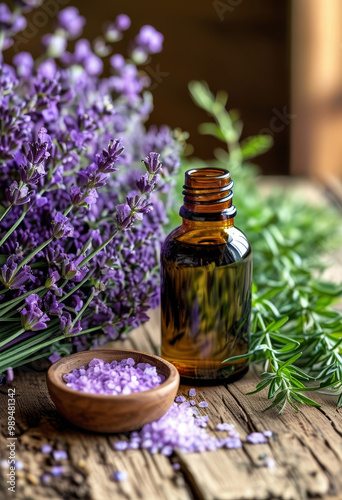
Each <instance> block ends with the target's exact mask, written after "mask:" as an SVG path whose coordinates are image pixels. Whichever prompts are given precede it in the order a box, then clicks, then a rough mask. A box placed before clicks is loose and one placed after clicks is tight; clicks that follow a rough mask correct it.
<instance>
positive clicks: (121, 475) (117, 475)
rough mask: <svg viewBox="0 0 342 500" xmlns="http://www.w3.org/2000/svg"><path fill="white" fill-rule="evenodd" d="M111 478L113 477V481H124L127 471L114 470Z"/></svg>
mask: <svg viewBox="0 0 342 500" xmlns="http://www.w3.org/2000/svg"><path fill="white" fill-rule="evenodd" d="M113 479H114V481H117V482H118V483H120V482H121V481H126V479H127V472H126V471H124V470H118V471H116V472H114V474H113Z"/></svg>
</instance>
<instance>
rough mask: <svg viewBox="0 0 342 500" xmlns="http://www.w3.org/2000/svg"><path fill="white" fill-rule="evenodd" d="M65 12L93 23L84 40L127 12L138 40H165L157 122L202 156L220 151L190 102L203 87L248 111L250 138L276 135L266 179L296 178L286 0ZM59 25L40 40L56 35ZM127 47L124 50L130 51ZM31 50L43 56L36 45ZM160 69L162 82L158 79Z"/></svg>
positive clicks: (209, 0) (101, 5) (265, 164)
mask: <svg viewBox="0 0 342 500" xmlns="http://www.w3.org/2000/svg"><path fill="white" fill-rule="evenodd" d="M56 1H57V2H58V0H56ZM61 1H62V0H61ZM63 4H65V5H69V4H71V5H76V6H77V7H79V9H80V11H81V12H82V14H83V15H84V16H86V17H87V19H88V24H87V26H86V29H85V33H84V34H85V36H87V37H90V38H94V37H95V36H96V35H97V34H98V33H99V31H100V29H101V24H102V23H103V22H104V21H106V20H110V19H113V18H114V17H115V16H116V15H117V14H118V13H121V12H125V13H127V14H129V15H130V16H131V18H132V21H133V24H132V27H131V29H130V31H129V34H131V36H134V34H135V33H136V32H137V30H138V28H139V27H140V26H141V25H143V24H152V25H153V26H155V27H156V28H157V29H159V30H160V31H161V32H163V33H164V35H165V46H164V47H165V49H164V51H163V53H161V54H159V55H157V56H154V57H153V60H152V62H151V63H150V65H149V68H148V70H149V71H150V73H151V75H152V79H153V78H154V81H155V88H154V91H153V93H154V98H155V110H154V112H153V116H152V122H154V123H157V124H162V123H167V124H169V125H170V126H172V127H176V126H179V127H181V128H182V129H184V130H187V131H189V132H190V134H191V137H190V142H191V144H193V146H194V148H195V153H196V155H197V156H200V157H202V158H204V159H205V158H210V157H211V156H212V150H213V148H214V147H215V146H216V145H217V142H216V141H215V140H214V139H211V138H209V137H206V138H203V136H200V135H199V134H198V133H197V126H198V124H199V123H200V122H201V121H205V119H206V117H205V114H204V112H202V111H200V110H198V109H197V108H196V107H195V105H194V104H193V103H192V101H191V99H190V97H189V95H188V90H187V84H188V82H189V81H190V80H194V79H199V80H202V79H203V80H206V81H207V82H208V83H209V85H210V86H211V88H212V89H213V90H215V91H217V90H219V89H226V90H227V91H228V92H229V95H230V99H229V103H230V107H232V108H237V109H239V110H240V111H241V115H242V118H243V121H244V123H245V129H244V136H248V135H252V134H256V133H258V132H260V131H265V129H266V130H267V131H268V132H269V133H272V134H273V135H274V140H275V146H274V148H273V149H272V150H271V151H270V152H269V153H267V154H266V155H264V156H263V157H261V158H260V160H259V163H260V164H261V166H262V169H263V172H264V173H272V174H286V173H288V172H289V134H290V121H291V120H290V119H289V117H288V114H289V86H290V80H289V52H288V47H289V43H288V41H289V36H288V31H289V29H288V26H289V9H288V4H289V2H288V1H287V0H277V1H275V0H200V1H198V0H187V1H184V0H173V1H172V2H171V1H168V2H160V1H159V2H158V1H157V0H145V1H144V2H140V1H138V0H135V1H134V0H125V1H124V0H115V2H114V1H109V0H97V1H96V2H94V1H92V0H82V2H81V1H80V0H74V1H71V2H70V3H66V2H65V0H63ZM52 21H53V19H51V22H50V24H49V25H48V26H46V27H44V28H42V29H41V30H40V31H41V33H44V32H49V31H50V30H51V27H50V25H51V24H52ZM125 43H126V42H125V41H123V42H122V43H121V42H120V44H119V46H120V47H123V48H124V46H125ZM24 50H33V51H34V52H36V53H37V52H38V51H39V46H38V42H37V39H35V40H32V41H30V42H29V43H28V44H27V47H25V48H24ZM158 65H159V70H160V71H161V72H162V73H163V75H160V76H159V77H154V76H153V73H154V72H155V73H158Z"/></svg>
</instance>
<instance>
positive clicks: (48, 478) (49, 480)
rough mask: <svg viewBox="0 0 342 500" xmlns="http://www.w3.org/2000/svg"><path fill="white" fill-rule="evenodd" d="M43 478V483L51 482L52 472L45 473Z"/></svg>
mask: <svg viewBox="0 0 342 500" xmlns="http://www.w3.org/2000/svg"><path fill="white" fill-rule="evenodd" d="M41 479H42V483H44V484H47V483H50V482H51V476H50V474H43V475H42V478H41Z"/></svg>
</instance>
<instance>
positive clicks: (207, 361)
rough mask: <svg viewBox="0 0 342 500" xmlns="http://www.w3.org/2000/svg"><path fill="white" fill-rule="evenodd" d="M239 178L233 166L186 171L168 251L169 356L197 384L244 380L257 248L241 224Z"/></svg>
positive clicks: (164, 260) (164, 266) (165, 338)
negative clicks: (236, 198) (237, 222)
mask: <svg viewBox="0 0 342 500" xmlns="http://www.w3.org/2000/svg"><path fill="white" fill-rule="evenodd" d="M232 187H233V182H232V180H231V178H230V174H229V172H228V171H227V170H224V169H220V168H203V169H193V170H188V171H187V172H186V173H185V185H184V191H183V195H184V205H183V206H182V207H181V209H180V212H179V214H180V216H181V217H182V225H181V226H180V227H178V228H177V229H175V230H174V231H172V232H171V233H170V234H169V235H168V236H167V238H166V240H165V242H164V244H163V246H162V251H161V316H162V319H161V321H162V356H163V357H164V358H165V359H167V360H168V361H170V362H171V363H173V364H174V365H175V366H176V367H177V368H178V370H179V372H180V374H181V377H182V379H183V381H185V382H187V381H188V382H189V383H192V384H194V383H196V382H197V383H206V384H208V383H209V384H210V383H220V382H227V381H231V380H236V379H237V378H240V377H241V376H242V375H243V374H244V373H246V371H247V369H248V368H247V365H246V360H242V361H241V360H240V361H237V362H235V363H234V362H233V363H222V361H224V360H226V359H227V358H229V357H232V356H237V355H241V354H244V353H246V352H247V351H248V347H249V339H250V316H251V285H252V251H251V247H250V245H249V243H248V240H247V238H246V236H245V235H244V234H243V233H242V232H241V231H240V230H239V229H237V228H236V227H234V216H235V214H236V209H235V207H234V205H233V204H232V197H233V193H232Z"/></svg>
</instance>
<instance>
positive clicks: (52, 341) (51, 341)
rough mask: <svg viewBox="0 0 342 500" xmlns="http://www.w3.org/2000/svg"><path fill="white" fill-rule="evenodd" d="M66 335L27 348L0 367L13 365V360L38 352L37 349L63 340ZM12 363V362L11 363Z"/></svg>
mask: <svg viewBox="0 0 342 500" xmlns="http://www.w3.org/2000/svg"><path fill="white" fill-rule="evenodd" d="M64 338H65V337H64V335H62V336H59V337H55V338H54V339H52V340H48V341H47V342H44V343H43V344H40V345H39V346H35V347H32V348H31V349H27V350H26V351H24V352H23V353H22V354H21V355H20V356H15V357H13V358H9V359H7V360H6V361H5V364H4V363H1V365H0V369H1V370H3V369H4V367H5V366H7V367H8V366H11V364H12V362H13V361H15V360H17V359H23V358H25V356H27V355H28V354H31V353H33V352H36V351H37V350H39V351H40V350H41V349H43V348H44V347H46V346H48V345H51V344H54V343H55V342H59V341H60V340H63V339H64ZM9 363H10V364H9Z"/></svg>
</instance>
